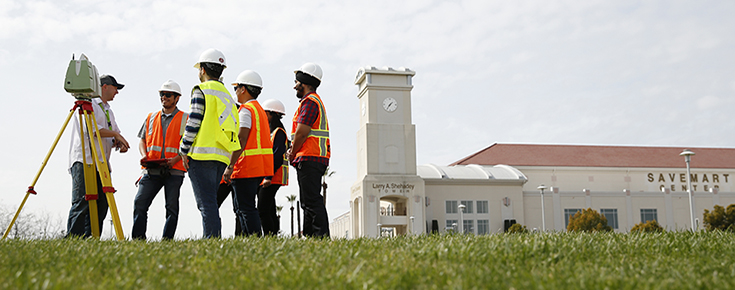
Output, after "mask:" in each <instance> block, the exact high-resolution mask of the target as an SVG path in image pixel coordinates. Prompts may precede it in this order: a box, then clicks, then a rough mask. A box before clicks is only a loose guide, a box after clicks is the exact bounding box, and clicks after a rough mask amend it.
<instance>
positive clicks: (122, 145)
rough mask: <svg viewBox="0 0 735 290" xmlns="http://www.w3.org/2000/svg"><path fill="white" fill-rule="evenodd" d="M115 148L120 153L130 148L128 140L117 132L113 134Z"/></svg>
mask: <svg viewBox="0 0 735 290" xmlns="http://www.w3.org/2000/svg"><path fill="white" fill-rule="evenodd" d="M115 148H116V149H118V150H120V153H125V152H128V149H130V144H128V140H125V138H124V137H123V136H122V135H120V134H117V135H115Z"/></svg>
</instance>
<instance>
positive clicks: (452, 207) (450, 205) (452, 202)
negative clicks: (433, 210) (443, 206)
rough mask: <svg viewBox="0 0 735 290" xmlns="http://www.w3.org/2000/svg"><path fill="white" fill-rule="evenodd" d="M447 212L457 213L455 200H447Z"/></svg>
mask: <svg viewBox="0 0 735 290" xmlns="http://www.w3.org/2000/svg"><path fill="white" fill-rule="evenodd" d="M447 213H457V201H456V200H447Z"/></svg>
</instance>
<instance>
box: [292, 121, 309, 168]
mask: <svg viewBox="0 0 735 290" xmlns="http://www.w3.org/2000/svg"><path fill="white" fill-rule="evenodd" d="M309 133H311V126H309V125H306V124H302V123H298V124H297V125H296V132H294V136H293V141H292V142H291V154H289V156H288V160H292V161H293V160H294V159H295V158H296V152H299V149H301V145H304V142H306V137H309Z"/></svg>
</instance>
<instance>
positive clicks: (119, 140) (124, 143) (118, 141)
mask: <svg viewBox="0 0 735 290" xmlns="http://www.w3.org/2000/svg"><path fill="white" fill-rule="evenodd" d="M100 137H102V138H108V137H112V138H115V145H116V146H117V147H118V148H119V149H120V152H122V153H125V152H128V149H130V144H128V140H125V137H123V136H122V135H121V134H120V133H118V132H115V131H112V130H110V129H105V128H102V129H100Z"/></svg>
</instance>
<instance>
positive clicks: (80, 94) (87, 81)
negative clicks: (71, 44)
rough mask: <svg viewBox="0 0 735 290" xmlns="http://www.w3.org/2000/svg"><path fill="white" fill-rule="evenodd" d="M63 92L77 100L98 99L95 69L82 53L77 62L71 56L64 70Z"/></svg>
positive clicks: (97, 82)
mask: <svg viewBox="0 0 735 290" xmlns="http://www.w3.org/2000/svg"><path fill="white" fill-rule="evenodd" d="M64 90H66V92H68V93H71V95H72V96H73V97H74V98H76V99H77V100H91V99H93V98H99V97H100V92H101V88H100V77H99V74H98V73H97V67H95V66H94V64H92V62H91V61H90V60H89V59H88V58H87V56H86V55H84V53H82V55H81V56H80V57H79V59H77V60H75V59H74V55H72V57H71V61H69V67H68V68H67V69H66V78H65V79H64Z"/></svg>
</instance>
